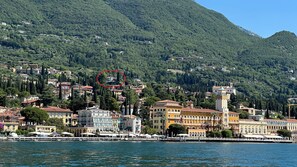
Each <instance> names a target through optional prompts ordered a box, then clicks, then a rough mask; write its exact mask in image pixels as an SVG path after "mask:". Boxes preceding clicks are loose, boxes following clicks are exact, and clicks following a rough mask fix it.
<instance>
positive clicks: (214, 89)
mask: <svg viewBox="0 0 297 167" xmlns="http://www.w3.org/2000/svg"><path fill="white" fill-rule="evenodd" d="M221 88H223V89H224V90H225V91H226V92H227V94H234V95H236V89H235V88H234V87H233V84H232V83H230V86H213V87H212V93H214V94H216V95H218V94H219V90H220V89H221Z"/></svg>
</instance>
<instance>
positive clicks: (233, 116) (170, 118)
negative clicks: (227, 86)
mask: <svg viewBox="0 0 297 167" xmlns="http://www.w3.org/2000/svg"><path fill="white" fill-rule="evenodd" d="M219 100H221V99H219ZM189 104H190V103H189ZM224 109H225V108H224ZM150 110H151V112H150V118H151V120H152V122H153V128H155V129H157V130H158V131H159V132H160V133H164V132H165V131H166V130H167V129H168V128H169V126H170V125H171V124H181V125H183V126H185V127H186V128H187V130H188V134H189V135H190V136H192V137H205V136H206V131H210V130H221V129H229V128H230V129H232V130H233V131H234V132H235V133H236V134H238V130H239V114H238V113H236V112H229V111H227V112H226V111H225V110H223V111H219V110H212V109H201V108H200V109H199V108H193V106H192V105H190V107H186V108H184V107H182V106H181V105H180V104H179V103H178V102H176V101H172V100H162V101H158V102H156V104H155V105H154V106H153V107H152V108H151V109H150ZM225 114H226V115H227V116H224V117H223V115H225ZM223 118H225V119H227V121H225V122H227V126H224V124H223Z"/></svg>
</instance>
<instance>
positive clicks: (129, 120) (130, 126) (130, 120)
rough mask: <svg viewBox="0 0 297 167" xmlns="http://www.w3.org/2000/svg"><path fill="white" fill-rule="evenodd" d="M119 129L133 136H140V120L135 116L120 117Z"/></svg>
mask: <svg viewBox="0 0 297 167" xmlns="http://www.w3.org/2000/svg"><path fill="white" fill-rule="evenodd" d="M120 129H121V130H125V131H129V132H131V133H133V134H140V133H141V119H140V118H139V117H137V116H135V115H125V116H123V117H122V120H121V125H120Z"/></svg>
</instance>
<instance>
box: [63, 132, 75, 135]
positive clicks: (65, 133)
mask: <svg viewBox="0 0 297 167" xmlns="http://www.w3.org/2000/svg"><path fill="white" fill-rule="evenodd" d="M61 135H69V136H74V135H73V134H72V133H69V132H62V133H61Z"/></svg>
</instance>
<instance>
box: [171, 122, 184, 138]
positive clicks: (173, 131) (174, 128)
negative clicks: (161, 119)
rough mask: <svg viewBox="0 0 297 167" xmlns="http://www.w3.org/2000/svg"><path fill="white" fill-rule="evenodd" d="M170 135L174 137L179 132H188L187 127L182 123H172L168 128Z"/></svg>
mask: <svg viewBox="0 0 297 167" xmlns="http://www.w3.org/2000/svg"><path fill="white" fill-rule="evenodd" d="M168 133H169V136H171V137H173V136H176V135H178V134H183V133H186V128H185V127H184V126H182V125H180V124H171V125H170V126H169V129H168Z"/></svg>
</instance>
